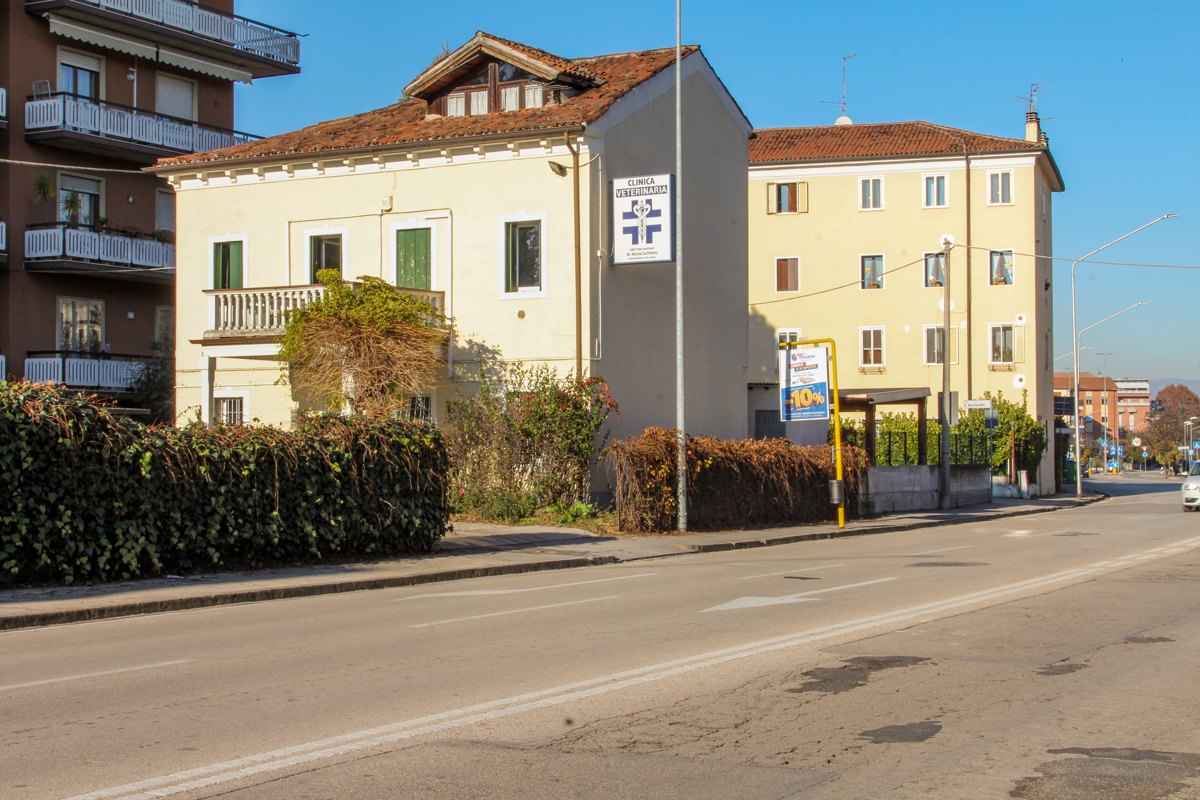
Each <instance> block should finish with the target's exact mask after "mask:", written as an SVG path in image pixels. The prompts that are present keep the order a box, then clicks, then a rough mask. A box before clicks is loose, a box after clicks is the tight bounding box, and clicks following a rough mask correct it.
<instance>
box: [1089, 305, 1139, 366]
mask: <svg viewBox="0 0 1200 800" xmlns="http://www.w3.org/2000/svg"><path fill="white" fill-rule="evenodd" d="M1148 305H1150V301H1149V300H1143V301H1142V302H1140V303H1134V304H1133V305H1131V306H1130V307H1129V308H1126V309H1122V310H1121V311H1118V312H1117V313H1115V314H1113V315H1112V317H1105V318H1104V319H1102V320H1100V321H1099V322H1097V323H1096V325H1103V324H1104V323H1106V322H1108V321H1109V320H1110V319H1112V318H1113V317H1119V316H1121V315H1122V314H1124V313H1125V312H1126V311H1132V310H1133V309H1135V308H1137V307H1138V306H1148ZM1096 325H1088V326H1087V327H1086V328H1084V329H1083V330H1081V331H1080V332H1079V333H1077V334H1075V338H1076V339H1078V338H1079V337H1080V336H1083V335H1084V334H1085V333H1087V332H1088V331H1090V330H1091V329H1092V328H1094V327H1096ZM1083 349H1084V350H1086V349H1087V348H1086V347H1085V348H1083ZM1109 355H1112V353H1109Z"/></svg>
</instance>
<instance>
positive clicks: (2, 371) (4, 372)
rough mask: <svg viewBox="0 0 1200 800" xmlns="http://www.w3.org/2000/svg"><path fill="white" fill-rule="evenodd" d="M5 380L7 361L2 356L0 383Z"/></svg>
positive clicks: (0, 358) (6, 377)
mask: <svg viewBox="0 0 1200 800" xmlns="http://www.w3.org/2000/svg"><path fill="white" fill-rule="evenodd" d="M6 380H8V361H6V360H5V358H4V356H0V383H4V382H5V381H6Z"/></svg>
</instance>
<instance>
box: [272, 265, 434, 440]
mask: <svg viewBox="0 0 1200 800" xmlns="http://www.w3.org/2000/svg"><path fill="white" fill-rule="evenodd" d="M317 280H318V281H320V282H321V283H323V284H324V285H325V291H324V293H323V294H322V296H321V297H320V298H318V299H317V300H314V301H313V302H311V303H309V304H308V305H306V306H304V307H303V308H301V309H297V310H295V311H291V312H289V313H288V318H287V324H286V327H285V329H284V333H283V336H282V338H281V341H280V351H279V353H280V358H281V359H282V361H283V364H282V375H281V376H280V382H281V383H290V384H291V385H292V387H293V388H294V389H296V390H297V391H298V392H299V393H300V394H302V395H304V396H305V397H307V398H309V399H311V400H315V401H317V402H319V403H321V404H323V405H324V406H325V407H326V408H328V409H330V410H334V411H336V410H339V409H342V408H345V407H348V408H349V410H350V413H352V414H356V415H362V416H366V417H386V416H394V415H396V414H397V413H399V412H400V411H401V410H402V409H403V408H404V406H405V403H406V402H407V400H408V398H409V397H411V396H413V395H415V394H417V393H418V392H420V391H421V390H422V389H424V388H425V387H426V386H428V385H429V384H430V383H431V382H432V381H433V379H434V377H435V375H436V374H437V370H438V368H439V367H440V366H441V365H442V364H443V363H444V360H443V357H442V345H443V344H444V343H445V341H446V318H445V317H444V316H442V315H441V314H440V313H438V312H437V311H436V310H435V309H434V308H432V307H431V306H430V305H429V304H428V303H427V302H425V301H424V300H422V299H420V298H418V297H415V296H414V295H411V294H408V293H406V292H404V291H403V290H401V289H398V288H396V287H395V286H392V285H391V284H389V283H387V282H386V281H383V280H380V279H379V278H371V277H361V278H359V279H358V280H359V281H360V283H358V284H350V283H346V282H345V281H343V280H342V278H341V275H339V274H338V273H337V272H336V271H335V270H328V269H326V270H321V271H320V272H318V273H317Z"/></svg>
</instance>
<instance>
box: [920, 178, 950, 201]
mask: <svg viewBox="0 0 1200 800" xmlns="http://www.w3.org/2000/svg"><path fill="white" fill-rule="evenodd" d="M930 178H944V179H945V181H946V202H944V203H942V204H941V205H940V206H939V205H932V206H931V205H926V203H925V198H926V195H925V183H926V182H927V181H928V180H929V179H930ZM936 185H937V184H934V186H935V187H936ZM934 194H935V199H936V189H935V192H934ZM949 207H950V173H949V172H926V173H924V174H922V175H921V208H949Z"/></svg>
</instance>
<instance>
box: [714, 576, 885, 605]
mask: <svg viewBox="0 0 1200 800" xmlns="http://www.w3.org/2000/svg"><path fill="white" fill-rule="evenodd" d="M894 580H896V579H895V578H877V579H875V580H873V581H863V582H862V583H847V584H846V585H844V586H830V587H829V588H827V589H814V590H812V591H811V592H797V593H796V594H786V595H783V596H782V597H739V598H737V599H736V600H730V601H729V602H728V603H722V604H721V605H719V606H713V607H712V608H706V609H703V610H702V611H701V612H700V613H701V614H703V613H704V612H705V611H731V610H733V609H735V608H761V607H762V606H778V605H784V604H787V603H803V602H804V601H806V600H812V599H814V598H813V597H812V595H814V594H825V593H827V592H840V591H841V590H842V589H855V588H857V587H859V586H870V585H871V584H874V583H887V582H888V581H894Z"/></svg>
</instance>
